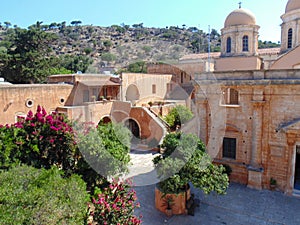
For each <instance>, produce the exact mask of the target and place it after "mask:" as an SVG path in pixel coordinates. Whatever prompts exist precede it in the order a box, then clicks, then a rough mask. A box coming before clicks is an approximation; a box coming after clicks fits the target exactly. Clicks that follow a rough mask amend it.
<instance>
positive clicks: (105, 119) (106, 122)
mask: <svg viewBox="0 0 300 225" xmlns="http://www.w3.org/2000/svg"><path fill="white" fill-rule="evenodd" d="M110 122H111V119H110V117H109V116H104V117H103V118H102V119H101V120H100V121H99V124H108V123H110Z"/></svg>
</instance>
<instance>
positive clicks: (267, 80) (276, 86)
mask: <svg viewBox="0 0 300 225" xmlns="http://www.w3.org/2000/svg"><path fill="white" fill-rule="evenodd" d="M281 18H282V20H283V23H282V25H281V28H282V37H281V39H282V42H281V48H280V50H279V49H276V50H275V51H274V50H273V52H272V50H261V49H260V50H258V49H257V41H258V40H257V35H258V29H259V26H258V25H256V20H255V17H254V15H253V14H252V13H251V12H249V11H248V10H244V9H242V8H239V9H237V10H234V11H233V12H232V13H230V14H229V15H228V17H227V18H226V20H225V24H224V28H223V29H222V37H221V39H222V52H221V53H220V55H219V56H216V57H215V58H214V59H213V61H214V71H211V72H207V71H203V72H201V73H199V74H197V75H195V81H196V83H197V84H196V89H197V91H196V108H197V109H198V115H199V120H200V137H201V139H202V140H203V141H204V142H205V143H206V145H207V148H208V152H209V153H210V155H211V156H212V157H213V159H214V161H215V162H216V163H219V164H227V165H230V167H231V168H232V174H231V180H233V181H236V182H240V183H243V184H246V185H248V186H249V187H252V188H256V189H263V188H269V186H270V182H271V178H272V179H275V180H276V181H277V189H278V190H281V191H283V192H285V193H287V194H289V195H292V194H294V195H299V192H300V106H299V104H298V103H299V102H300V95H299V93H300V70H299V69H298V68H300V67H299V65H300V46H299V41H300V33H299V30H298V29H299V28H298V27H299V26H298V25H297V24H298V21H299V19H300V1H297V0H289V1H288V2H287V6H286V11H285V14H284V15H282V17H281ZM234 31H237V32H236V33H235V32H234ZM260 52H263V53H264V54H262V55H260ZM268 52H269V53H270V54H268Z"/></svg>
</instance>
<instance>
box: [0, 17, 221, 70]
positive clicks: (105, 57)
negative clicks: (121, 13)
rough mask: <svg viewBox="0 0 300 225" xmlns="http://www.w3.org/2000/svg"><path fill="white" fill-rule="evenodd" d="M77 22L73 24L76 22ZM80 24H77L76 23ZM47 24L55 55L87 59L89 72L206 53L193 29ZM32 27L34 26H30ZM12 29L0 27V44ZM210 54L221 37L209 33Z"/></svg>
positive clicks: (205, 40)
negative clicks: (53, 40)
mask: <svg viewBox="0 0 300 225" xmlns="http://www.w3.org/2000/svg"><path fill="white" fill-rule="evenodd" d="M75 22H76V21H75ZM78 22H80V21H78ZM72 24H73V25H69V26H66V25H65V24H56V23H53V24H50V25H43V29H44V30H45V31H46V32H51V33H55V34H57V36H58V38H57V40H56V41H55V42H54V43H53V45H52V46H51V47H52V48H53V50H54V53H55V54H56V55H64V54H74V55H89V56H90V57H92V58H93V62H94V63H93V68H89V70H91V72H96V71H93V70H96V68H97V67H99V66H104V65H106V66H114V67H117V68H121V67H124V66H126V65H128V64H130V63H131V62H135V61H148V62H156V61H165V62H175V61H177V60H178V59H179V58H180V57H182V56H183V55H186V54H190V53H196V52H206V51H207V48H208V37H207V34H206V33H205V32H203V31H202V30H198V29H197V28H195V27H191V28H185V27H184V26H183V27H181V28H179V27H175V26H171V27H166V28H147V27H143V24H142V23H141V24H134V25H132V26H129V25H123V26H119V25H112V26H110V27H100V26H87V25H84V26H80V25H79V24H78V23H74V22H72ZM33 26H35V25H33ZM12 29H15V28H7V27H4V26H2V27H0V40H4V39H5V36H6V35H7V34H8V33H9V32H11V30H12ZM210 38H211V50H212V51H219V49H220V47H219V46H220V35H219V34H218V33H217V31H216V30H214V29H213V30H212V32H211V37H210Z"/></svg>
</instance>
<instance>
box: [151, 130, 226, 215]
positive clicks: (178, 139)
mask: <svg viewBox="0 0 300 225" xmlns="http://www.w3.org/2000/svg"><path fill="white" fill-rule="evenodd" d="M162 147H163V148H164V149H165V151H164V152H163V153H162V154H161V155H160V156H157V157H155V158H154V159H153V162H154V165H155V168H156V172H157V175H158V178H159V179H160V182H159V183H158V184H157V185H156V190H155V205H156V208H157V209H158V210H160V211H164V208H162V207H161V201H160V199H161V196H164V195H172V198H173V200H174V205H173V207H172V209H173V214H184V213H186V203H187V201H188V200H189V198H190V196H191V192H190V184H192V185H193V186H194V187H195V188H200V189H202V190H203V192H204V193H206V194H208V193H210V192H212V191H215V192H217V193H218V194H224V193H225V192H226V189H227V187H228V176H227V174H226V173H224V170H225V168H224V167H223V166H222V165H220V166H217V165H214V164H213V163H212V161H211V159H210V157H209V155H208V154H207V153H206V152H205V146H204V144H203V143H202V142H201V140H200V139H199V138H198V137H197V136H196V135H194V134H184V133H182V132H176V133H170V134H168V135H166V137H165V139H164V141H163V143H162Z"/></svg>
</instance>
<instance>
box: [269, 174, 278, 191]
mask: <svg viewBox="0 0 300 225" xmlns="http://www.w3.org/2000/svg"><path fill="white" fill-rule="evenodd" d="M276 186H277V181H276V180H275V179H274V178H273V177H271V178H270V189H271V190H272V191H274V190H275V188H276Z"/></svg>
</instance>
